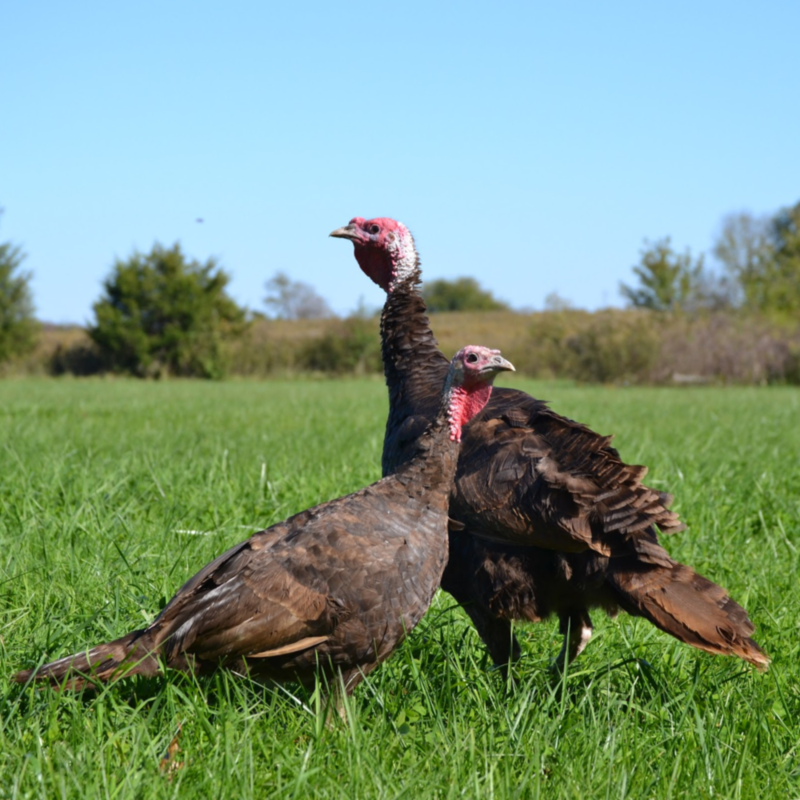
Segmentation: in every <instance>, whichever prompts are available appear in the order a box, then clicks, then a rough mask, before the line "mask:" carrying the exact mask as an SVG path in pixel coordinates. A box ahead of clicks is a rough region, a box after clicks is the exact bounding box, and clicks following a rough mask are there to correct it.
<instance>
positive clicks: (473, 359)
mask: <svg viewBox="0 0 800 800" xmlns="http://www.w3.org/2000/svg"><path fill="white" fill-rule="evenodd" d="M477 360H478V356H476V355H475V353H470V354H469V355H468V356H467V363H468V364H474V363H475V362H476V361H477Z"/></svg>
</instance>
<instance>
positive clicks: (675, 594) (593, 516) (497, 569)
mask: <svg viewBox="0 0 800 800" xmlns="http://www.w3.org/2000/svg"><path fill="white" fill-rule="evenodd" d="M331 236H334V237H337V238H342V239H348V240H350V241H352V242H353V244H354V246H355V256H356V260H357V261H358V264H359V266H360V267H361V269H362V270H363V272H364V273H365V274H366V275H367V276H368V277H369V278H370V279H371V280H372V281H374V282H375V283H376V284H378V286H380V287H381V288H382V289H383V290H384V291H385V292H386V293H387V298H386V304H385V305H384V309H383V314H382V316H381V340H382V352H383V364H384V372H385V375H386V383H387V385H388V388H389V418H388V421H387V423H386V435H385V439H384V445H383V474H384V475H389V474H391V473H392V472H394V470H396V469H399V468H401V467H402V465H403V464H405V463H406V461H407V460H408V458H409V457H411V454H412V453H413V452H414V443H415V441H416V439H417V437H418V436H419V435H420V434H421V433H422V431H423V430H424V429H425V426H426V425H427V421H428V420H430V419H431V418H432V417H433V415H434V414H435V413H436V404H437V392H438V386H439V385H440V384H441V380H442V376H443V374H444V373H445V372H446V370H447V359H446V358H445V357H444V356H443V355H442V354H441V352H439V350H438V346H437V343H436V339H435V338H434V337H433V334H432V332H431V328H430V323H429V321H428V318H427V316H426V308H425V303H424V301H423V299H422V295H421V292H420V288H419V287H420V282H421V272H420V267H419V258H418V255H417V251H416V247H415V244H414V239H413V237H412V236H411V233H410V232H409V230H408V228H406V226H405V225H403V224H402V223H399V222H396V221H395V220H393V219H389V218H385V217H381V218H376V219H371V220H365V219H363V218H361V217H356V218H354V219H352V220H351V221H350V223H349V224H348V225H346V226H345V227H343V228H338V229H337V230H335V231H333V233H331ZM610 441H611V437H606V436H600V435H598V434H596V433H594V432H593V431H592V430H590V429H589V428H587V427H586V426H584V425H581V424H579V423H577V422H573V421H572V420H569V419H566V418H565V417H562V416H559V415H558V414H556V413H555V412H553V411H552V410H551V409H550V408H548V407H547V405H546V404H545V403H544V402H542V401H540V400H536V399H534V398H533V397H531V396H530V395H527V394H525V393H524V392H521V391H517V390H515V389H506V388H498V389H495V391H494V392H493V394H492V397H491V400H490V401H489V403H488V405H487V406H486V407H485V409H484V410H483V412H482V413H481V414H479V415H477V416H476V418H475V419H474V420H473V421H472V422H471V423H470V424H469V425H468V426H467V427H466V428H465V430H464V444H463V447H462V450H461V456H460V458H459V464H458V471H457V474H456V482H455V484H454V490H453V495H452V498H451V504H450V516H451V518H452V520H451V531H450V536H449V560H448V564H447V568H446V569H445V572H444V575H443V577H442V588H444V589H445V590H446V591H448V592H450V593H451V594H452V595H453V596H454V597H455V599H456V600H457V601H458V602H459V603H461V604H462V605H463V606H464V609H465V611H466V612H467V614H468V615H469V616H470V618H471V619H472V621H473V623H474V624H475V627H476V628H477V630H478V633H479V634H480V636H481V638H482V639H483V641H484V642H485V644H486V646H487V648H488V650H489V654H490V655H491V657H492V659H493V660H494V662H495V663H496V664H498V665H504V664H506V663H507V662H508V661H509V660H514V659H516V658H517V657H518V656H519V652H520V650H519V644H518V643H517V641H516V639H515V637H514V636H513V634H512V630H511V620H527V621H531V622H538V621H540V620H542V619H544V618H545V617H547V616H549V615H550V614H556V615H558V618H559V621H560V630H561V633H563V634H564V645H563V647H562V649H561V652H560V654H559V656H558V659H557V661H556V663H557V665H559V666H563V664H564V662H565V661H566V662H569V661H571V660H572V659H574V658H575V657H576V656H578V655H579V654H580V653H581V651H582V650H583V649H584V647H585V646H586V644H587V642H588V640H589V638H590V637H591V634H592V623H591V618H590V616H589V609H591V608H594V607H599V608H603V609H604V610H605V611H606V612H608V613H609V614H611V615H613V614H615V613H617V611H618V610H619V609H620V608H621V609H623V610H624V611H627V612H628V613H629V614H632V615H635V616H640V617H645V618H646V619H648V620H650V622H652V623H653V624H654V625H656V626H657V627H658V628H660V629H661V630H663V631H665V632H666V633H669V634H671V635H672V636H674V637H676V638H677V639H680V640H681V641H683V642H686V643H687V644H690V645H693V646H694V647H697V648H700V649H701V650H706V651H708V652H710V653H718V654H730V655H736V656H739V657H740V658H743V659H745V660H746V661H749V662H750V663H752V664H755V665H756V666H757V667H760V668H764V667H766V665H767V664H768V663H769V658H768V657H767V656H766V654H765V653H764V652H763V651H762V650H761V649H760V648H759V647H758V645H757V644H756V643H755V642H754V641H753V640H752V639H751V638H750V634H752V633H753V630H754V627H753V624H752V623H751V622H750V620H749V619H748V617H747V613H746V612H745V610H744V609H743V608H742V607H741V606H739V605H737V604H736V603H735V602H734V601H733V600H731V599H730V598H729V597H728V596H727V594H726V593H725V591H724V590H723V589H721V588H720V587H719V586H716V585H715V584H713V583H711V581H708V580H706V578H704V577H702V576H701V575H698V574H697V573H696V572H694V571H693V570H692V569H691V568H689V567H687V566H684V565H683V564H679V563H677V562H676V561H674V560H673V559H672V558H670V556H669V554H668V553H667V551H666V550H664V548H663V547H661V545H660V544H659V543H658V538H657V535H656V531H657V530H660V531H661V532H662V533H674V532H676V531H680V530H683V529H684V527H685V526H684V525H683V524H681V522H680V520H679V519H678V516H677V514H675V513H674V512H672V511H670V510H669V509H668V506H669V504H670V502H671V499H672V498H671V497H670V496H669V495H667V494H664V493H662V492H658V491H655V490H653V489H649V488H648V487H647V486H645V485H643V484H642V482H641V481H642V478H643V477H644V475H645V473H646V472H647V469H646V468H645V467H639V466H631V465H628V464H625V463H624V462H623V461H622V460H621V459H620V457H619V454H618V453H617V451H616V450H615V449H614V448H613V447H611V446H610V444H609V443H610Z"/></svg>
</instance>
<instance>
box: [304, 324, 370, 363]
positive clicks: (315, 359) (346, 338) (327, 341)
mask: <svg viewBox="0 0 800 800" xmlns="http://www.w3.org/2000/svg"><path fill="white" fill-rule="evenodd" d="M378 326H379V323H378V319H377V317H374V318H369V317H362V316H352V317H347V319H343V320H341V321H340V322H339V324H338V325H337V326H336V327H335V328H333V329H330V330H329V331H327V332H326V333H325V334H323V335H322V336H320V337H319V338H316V339H312V340H309V341H308V342H307V343H306V344H305V345H304V346H303V347H302V349H301V351H300V358H299V363H300V365H301V366H302V368H305V369H308V370H312V371H315V372H330V373H334V374H338V375H340V374H343V373H348V372H349V373H354V374H356V375H363V374H364V373H367V372H381V371H382V370H383V363H382V361H381V342H380V333H379V327H378Z"/></svg>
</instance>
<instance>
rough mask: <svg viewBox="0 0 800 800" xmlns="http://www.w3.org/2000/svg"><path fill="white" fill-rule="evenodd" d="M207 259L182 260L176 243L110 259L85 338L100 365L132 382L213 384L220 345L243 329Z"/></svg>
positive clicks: (223, 280)
mask: <svg viewBox="0 0 800 800" xmlns="http://www.w3.org/2000/svg"><path fill="white" fill-rule="evenodd" d="M229 280H230V278H229V276H228V275H227V274H226V273H225V272H224V271H223V270H222V269H219V268H217V263H216V261H215V260H214V259H209V260H208V261H206V263H205V264H201V263H199V262H197V261H188V260H187V259H186V256H184V254H183V253H182V252H181V248H180V245H179V244H175V245H174V246H173V247H171V248H169V249H167V248H164V247H162V246H161V245H159V244H155V245H154V246H153V249H152V250H151V252H150V253H147V254H142V253H138V252H134V254H133V255H132V256H131V257H130V258H128V259H127V260H126V261H120V260H118V261H116V262H115V264H114V266H113V268H112V270H111V274H110V275H109V277H108V278H107V279H106V281H105V282H104V284H103V287H104V292H103V295H102V296H101V298H100V299H99V300H98V301H97V302H96V303H95V304H94V313H95V324H94V325H93V326H91V327H90V328H89V335H90V336H91V338H92V339H93V340H94V342H95V343H96V344H97V346H98V347H99V348H100V351H101V354H102V357H103V359H104V361H105V362H106V363H107V365H108V366H109V367H110V368H111V369H113V370H117V371H122V372H129V373H132V374H134V375H139V376H151V375H152V376H159V375H180V376H196V377H203V378H217V377H221V376H222V374H223V373H224V355H223V348H222V345H223V343H224V341H225V340H226V339H227V338H231V337H235V336H237V335H239V334H241V332H242V331H243V329H244V327H245V312H244V310H243V309H241V308H240V307H239V306H238V305H237V304H236V303H235V302H234V301H233V300H232V299H231V298H230V297H229V296H228V295H227V293H226V292H225V287H226V286H227V284H228V281H229Z"/></svg>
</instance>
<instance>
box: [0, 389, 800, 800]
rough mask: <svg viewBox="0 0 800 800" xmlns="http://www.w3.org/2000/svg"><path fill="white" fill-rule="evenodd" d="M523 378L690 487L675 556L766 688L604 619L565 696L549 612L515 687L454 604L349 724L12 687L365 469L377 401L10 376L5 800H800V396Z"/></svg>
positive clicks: (406, 650) (212, 701)
mask: <svg viewBox="0 0 800 800" xmlns="http://www.w3.org/2000/svg"><path fill="white" fill-rule="evenodd" d="M515 383H516V384H517V385H521V386H523V387H524V388H527V389H528V390H529V391H532V392H533V393H534V394H536V395H538V396H542V397H546V398H548V399H550V400H551V401H552V402H553V404H554V406H555V407H556V408H557V409H558V410H559V411H560V412H562V413H564V414H566V415H568V416H571V417H573V418H577V419H580V420H582V421H584V422H587V423H588V424H591V425H592V426H593V427H594V428H595V429H596V430H598V431H601V432H603V433H611V432H615V433H617V434H618V436H617V439H616V440H615V444H616V445H617V446H618V447H619V448H620V449H621V451H622V453H623V456H624V457H625V458H626V460H628V461H632V462H638V463H646V464H649V465H650V466H651V472H650V475H649V476H648V480H649V482H650V483H651V484H652V485H655V486H658V487H661V488H665V489H666V488H668V489H669V490H670V491H672V492H674V493H675V495H676V506H675V507H676V508H677V509H678V510H679V511H680V512H681V514H682V515H683V517H684V519H685V520H686V521H687V522H688V523H689V525H690V530H689V531H687V532H685V533H683V534H680V535H678V536H675V537H672V538H670V539H668V540H667V541H666V545H667V546H668V547H669V549H670V551H671V552H672V553H673V554H674V555H675V556H676V557H677V558H678V559H680V560H682V561H685V562H687V563H689V564H691V565H693V566H694V567H695V568H696V569H698V570H699V571H701V572H703V573H704V574H706V575H707V576H708V577H710V578H712V579H713V580H715V581H717V582H718V583H720V584H722V585H724V586H725V587H726V588H727V589H728V590H729V591H730V592H731V594H732V595H733V596H734V597H735V598H736V599H737V600H739V601H740V602H741V603H742V604H743V605H745V606H746V607H747V609H748V610H749V612H750V614H751V616H752V618H753V619H754V621H755V622H756V624H757V626H758V630H757V634H756V639H757V641H759V642H760V643H761V644H762V645H763V646H764V647H765V648H766V649H767V650H768V652H769V653H770V654H771V655H772V657H773V659H774V662H773V666H772V668H771V669H770V671H769V672H768V673H767V674H765V675H764V674H759V673H757V672H755V671H754V670H752V669H751V668H749V667H747V666H746V665H744V664H742V663H740V662H738V661H736V660H734V659H726V658H714V657H712V656H709V655H707V654H704V653H699V652H697V651H694V650H692V649H690V648H689V647H687V646H685V645H681V644H679V643H677V642H675V641H673V640H672V639H670V638H669V637H668V636H666V635H664V634H662V633H660V632H659V631H657V630H656V629H654V628H653V627H652V626H650V625H648V624H647V623H646V622H644V621H641V620H633V619H631V618H630V617H626V616H624V615H623V616H620V617H619V618H618V619H617V620H608V619H607V618H605V617H604V616H601V614H600V613H597V614H596V615H595V621H596V635H595V638H594V640H593V641H592V643H591V644H590V646H589V648H588V650H587V652H586V653H585V655H584V656H582V657H581V659H580V660H579V661H578V662H577V663H576V664H575V665H574V667H573V669H572V671H571V673H570V674H569V675H568V676H567V678H566V681H565V683H564V684H563V685H560V686H559V685H554V684H553V683H552V682H551V678H550V676H549V674H548V671H547V666H548V663H549V660H550V659H551V658H552V657H553V656H554V655H555V653H556V652H557V650H558V647H559V642H558V637H557V634H556V624H555V623H554V622H552V621H551V622H549V623H545V624H542V625H538V626H524V627H521V628H519V629H518V633H519V635H520V637H521V640H522V644H523V650H524V658H523V660H522V661H521V662H520V663H519V665H518V666H517V667H516V668H515V669H514V673H513V677H512V679H511V680H510V681H509V682H508V683H506V682H504V681H503V680H502V678H501V676H500V675H499V674H498V673H497V672H496V671H493V670H491V669H489V668H488V665H487V663H486V659H485V656H484V652H483V649H482V647H481V644H480V641H479V640H478V638H477V637H476V635H475V634H474V632H473V631H472V630H471V628H470V626H469V625H468V623H467V621H466V618H465V616H464V615H463V614H462V613H461V612H460V611H458V610H456V609H454V608H453V604H452V602H451V601H450V599H449V598H448V597H447V596H444V595H439V596H438V597H437V599H436V601H435V604H434V607H433V608H432V609H431V611H430V613H429V614H428V615H427V617H426V618H425V619H424V620H423V622H422V623H421V624H420V626H419V627H418V628H417V629H416V630H415V631H414V632H413V634H412V635H411V636H410V637H409V639H408V641H407V642H406V643H405V645H404V646H403V647H401V648H400V649H399V651H398V652H397V653H396V654H395V656H394V657H393V658H392V659H391V660H390V661H389V662H388V663H386V664H385V665H383V666H382V667H381V668H380V669H379V670H377V671H376V672H375V673H373V674H372V675H371V676H370V678H369V679H368V680H366V681H365V683H364V684H362V686H360V687H359V688H358V690H357V691H356V693H355V695H354V697H353V698H352V701H351V703H350V716H349V724H348V725H347V726H344V725H337V726H335V727H333V728H332V729H328V728H326V727H325V725H324V723H323V720H324V714H323V713H322V712H321V711H320V710H318V709H316V707H315V701H316V697H315V696H313V695H312V696H310V697H309V696H308V695H306V694H303V693H302V692H301V691H300V690H299V689H297V688H296V687H291V686H290V687H287V691H272V690H268V689H264V688H262V687H260V686H258V685H257V684H252V683H249V682H247V681H243V680H241V679H236V678H232V677H230V676H227V675H220V676H217V677H214V678H212V679H208V680H195V679H192V678H189V677H186V676H182V675H178V674H169V675H167V676H166V677H164V678H163V679H139V678H134V679H129V680H127V681H122V682H120V683H118V684H116V685H114V686H112V687H109V688H107V689H106V690H104V691H102V692H101V693H100V694H98V695H96V696H89V695H84V696H80V695H73V694H70V693H63V694H58V693H55V692H52V691H40V690H34V689H32V688H21V687H18V686H16V685H15V684H12V683H11V681H10V676H11V675H12V674H13V673H14V672H15V671H16V670H18V669H20V668H24V667H30V666H33V665H34V664H36V663H38V662H40V661H41V660H43V659H45V658H55V657H58V656H61V655H65V654H67V653H69V652H72V651H74V650H76V649H79V648H81V647H83V646H85V645H87V644H91V643H96V642H99V641H104V640H107V639H110V638H113V637H116V636H119V635H121V634H123V633H125V632H126V631H128V630H130V629H132V628H134V627H139V626H142V625H143V624H145V623H146V622H148V621H149V620H150V619H152V617H153V616H154V615H155V614H156V613H157V611H158V610H159V608H160V607H161V605H162V604H163V603H164V602H165V600H167V599H168V598H169V597H171V596H172V594H173V593H174V592H175V590H177V589H178V587H179V586H180V585H181V584H182V583H183V582H184V580H185V579H186V578H188V577H189V576H190V575H192V574H193V573H194V572H195V571H196V570H198V569H199V568H200V567H202V566H203V565H204V564H205V563H206V562H208V561H209V560H210V559H211V558H212V557H214V556H215V555H217V554H218V553H220V552H222V551H223V550H224V549H225V548H227V547H229V546H230V545H232V544H234V543H235V542H237V541H239V540H241V539H243V538H245V537H246V536H247V535H248V533H249V532H250V531H252V530H255V529H258V528H261V527H264V526H267V525H269V524H271V523H273V522H275V521H277V520H280V519H283V518H284V517H286V516H288V515H289V514H291V513H293V512H295V511H298V510H300V509H303V508H306V507H308V506H310V505H313V504H315V503H317V502H320V501H322V500H326V499H328V498H331V497H335V496H338V495H341V494H344V493H346V492H349V491H351V490H354V489H357V488H359V487H361V486H363V485H364V484H366V483H368V482H370V481H372V480H374V479H376V478H378V477H379V466H378V465H379V455H380V448H381V439H382V433H383V424H384V418H385V408H386V401H385V390H384V388H383V385H382V383H381V382H380V381H378V380H364V381H342V382H309V381H296V382H283V383H279V382H272V383H248V382H230V383H222V384H213V383H191V382H186V383H184V382H168V383H137V382H128V381H102V380H96V381H95V380H92V381H81V382H78V381H68V380H66V381H52V380H51V381H48V380H38V381H37V380H20V381H6V382H4V383H0V448H1V449H0V453H2V457H1V460H0V798H11V797H15V798H16V797H26V798H27V797H31V798H33V797H36V798H40V797H41V798H48V800H49V799H50V798H57V797H76V798H77V797H80V798H95V797H98V798H99V797H102V798H162V797H164V798H166V797H180V798H193V797H199V798H203V800H209V799H210V798H233V797H235V798H251V797H252V798H265V797H290V796H291V797H306V796H314V797H331V798H362V797H387V798H393V797H404V798H413V800H420V798H428V797H441V798H450V797H476V798H477V797H480V798H489V797H526V798H527V797H545V798H598V797H599V798H615V799H616V798H622V797H630V798H637V800H638V799H639V798H659V799H660V798H669V797H673V798H686V797H690V798H712V797H713V798H720V797H724V798H728V797H743V798H756V797H757V798H765V797H775V798H797V797H800V760H799V754H798V747H799V746H800V652H799V651H800V589H799V588H798V574H800V570H798V567H799V566H800V565H799V564H798V549H800V391H798V390H796V389H795V390H791V389H779V388H775V389H728V390H718V389H688V390H675V389H605V388H575V387H571V386H569V385H565V384H534V383H529V382H525V381H519V380H517V381H515ZM301 703H303V704H305V706H306V707H305V708H304V707H303V705H301ZM308 707H310V708H311V711H309V710H308ZM179 729H180V734H179V735H178V737H177V739H176V740H175V737H176V734H177V733H178V730H179ZM173 740H174V741H175V743H176V744H177V747H178V748H179V749H178V750H176V751H175V752H174V754H173V757H172V759H171V761H170V764H171V767H170V766H167V767H166V768H164V769H161V768H160V765H161V759H162V756H163V755H164V754H165V753H166V752H167V750H168V747H169V745H170V743H171V742H173ZM173 750H174V747H173Z"/></svg>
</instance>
